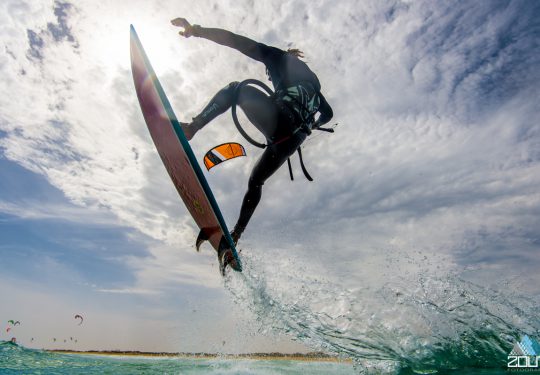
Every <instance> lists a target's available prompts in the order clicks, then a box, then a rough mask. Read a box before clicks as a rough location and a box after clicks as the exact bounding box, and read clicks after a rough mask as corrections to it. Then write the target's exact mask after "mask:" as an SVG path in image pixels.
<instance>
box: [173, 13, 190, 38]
mask: <svg viewBox="0 0 540 375" xmlns="http://www.w3.org/2000/svg"><path fill="white" fill-rule="evenodd" d="M171 23H172V24H173V25H174V26H178V27H183V28H184V30H183V31H179V32H178V34H180V35H181V36H183V37H184V38H189V37H190V36H192V35H193V26H191V24H190V23H189V22H188V20H186V19H185V18H182V17H178V18H175V19H174V20H171Z"/></svg>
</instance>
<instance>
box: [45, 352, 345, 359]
mask: <svg viewBox="0 0 540 375" xmlns="http://www.w3.org/2000/svg"><path fill="white" fill-rule="evenodd" d="M47 351H48V352H51V353H61V354H78V355H100V356H102V355H104V356H134V357H168V358H174V357H179V358H190V359H212V358H221V359H233V360H234V359H236V360H243V359H248V360H249V359H254V360H268V361H275V360H284V361H309V362H351V360H350V359H344V358H339V357H334V356H330V355H327V354H324V353H318V352H316V353H307V354H303V353H293V354H283V353H245V354H214V353H168V352H140V351H121V350H113V351H108V350H107V351H99V350H86V351H77V350H62V349H53V350H47Z"/></svg>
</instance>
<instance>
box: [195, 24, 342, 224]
mask: <svg viewBox="0 0 540 375" xmlns="http://www.w3.org/2000/svg"><path fill="white" fill-rule="evenodd" d="M193 35H194V36H197V37H202V38H205V39H208V40H211V41H213V42H215V43H218V44H221V45H224V46H228V47H231V48H234V49H236V50H238V51H240V52H242V53H243V54H245V55H246V56H248V57H250V58H252V59H254V60H257V61H260V62H262V63H263V64H264V65H265V66H266V69H267V74H268V76H269V78H270V80H271V81H272V84H273V86H274V89H275V94H274V95H273V97H272V98H268V97H267V96H266V95H264V94H262V92H260V91H259V90H257V89H255V88H253V87H248V86H246V87H242V91H244V92H240V93H236V88H237V86H238V82H232V83H230V84H229V85H228V86H226V87H225V88H223V89H222V90H221V91H220V92H218V93H217V94H216V95H215V96H214V98H213V99H212V100H211V101H210V103H209V104H208V105H207V106H206V107H205V109H204V110H203V111H202V112H201V115H199V116H197V117H196V118H195V119H194V121H198V122H199V124H198V126H199V127H202V126H204V125H206V124H207V123H208V122H209V121H211V120H212V119H213V118H215V117H216V116H218V115H219V114H221V113H223V112H225V111H226V110H228V109H229V108H230V106H231V105H232V102H233V100H234V99H235V94H238V98H237V104H238V105H239V106H240V107H241V108H242V109H243V110H244V112H245V113H246V115H247V116H248V118H249V119H250V120H251V122H253V124H254V125H255V126H256V127H257V128H258V129H259V130H260V131H261V132H262V133H263V134H264V136H265V137H266V139H267V143H268V146H267V147H266V148H265V150H264V152H263V154H262V155H261V157H260V159H259V160H258V161H257V164H256V165H255V167H254V168H253V171H252V172H251V176H250V178H249V183H248V191H247V192H246V195H245V197H244V200H243V202H242V208H241V211H240V217H239V219H238V222H237V223H236V226H235V232H238V233H242V232H243V230H244V228H245V227H246V225H247V224H248V222H249V220H250V218H251V216H252V215H253V212H254V211H255V208H256V207H257V205H258V203H259V201H260V199H261V195H262V186H263V184H264V182H265V181H266V180H267V179H268V178H269V177H270V176H272V174H274V173H275V172H276V171H277V170H278V169H279V167H281V166H282V165H283V163H284V162H285V161H286V160H287V159H288V158H289V157H290V156H291V155H292V154H293V153H294V152H295V151H296V150H297V149H298V148H299V147H300V145H301V144H302V142H303V141H304V140H305V139H306V137H307V135H308V132H309V129H310V128H311V125H313V122H314V121H315V118H314V116H315V114H316V113H317V112H319V113H320V116H319V118H318V120H317V123H318V124H317V125H319V126H320V125H323V124H325V123H327V122H328V121H330V119H331V118H332V116H333V112H332V108H331V107H330V105H329V104H328V102H327V101H326V99H325V98H324V96H323V95H322V94H321V92H320V90H321V84H320V83H319V79H318V78H317V76H316V75H315V73H313V72H312V71H311V69H310V68H309V67H308V66H307V64H306V63H304V62H303V61H302V60H300V59H298V58H297V57H296V56H294V55H293V54H291V53H288V52H287V51H283V50H281V49H279V48H276V47H270V46H267V45H265V44H263V43H257V42H255V41H253V40H251V39H249V38H246V37H244V36H240V35H237V34H234V33H232V32H230V31H227V30H222V29H214V28H203V27H201V26H198V25H194V26H193ZM254 102H257V103H254ZM261 103H262V104H263V106H260V105H259V104H261ZM257 105H259V106H258V107H257ZM269 118H270V119H271V121H267V119H269Z"/></svg>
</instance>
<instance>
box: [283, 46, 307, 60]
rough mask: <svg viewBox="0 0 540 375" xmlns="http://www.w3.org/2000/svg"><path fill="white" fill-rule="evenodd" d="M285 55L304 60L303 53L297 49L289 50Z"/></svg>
mask: <svg viewBox="0 0 540 375" xmlns="http://www.w3.org/2000/svg"><path fill="white" fill-rule="evenodd" d="M287 53H289V54H291V55H293V56H295V57H297V58H299V59H303V58H304V52H302V51H300V50H299V49H298V48H289V49H287Z"/></svg>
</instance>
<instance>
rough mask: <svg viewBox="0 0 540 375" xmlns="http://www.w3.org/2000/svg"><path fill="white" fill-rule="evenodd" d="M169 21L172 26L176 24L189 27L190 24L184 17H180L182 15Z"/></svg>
mask: <svg viewBox="0 0 540 375" xmlns="http://www.w3.org/2000/svg"><path fill="white" fill-rule="evenodd" d="M171 23H172V24H173V25H174V26H178V27H189V26H191V25H190V23H189V22H188V21H187V20H186V19H185V18H182V17H177V18H175V19H173V20H171Z"/></svg>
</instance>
